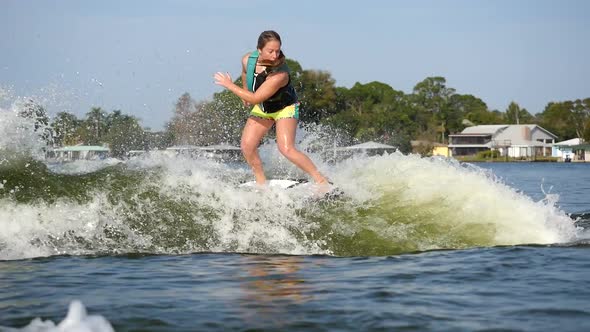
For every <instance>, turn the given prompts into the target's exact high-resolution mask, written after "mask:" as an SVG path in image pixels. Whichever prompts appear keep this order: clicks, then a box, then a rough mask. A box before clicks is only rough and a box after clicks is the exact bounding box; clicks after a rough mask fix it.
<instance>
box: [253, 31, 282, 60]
mask: <svg viewBox="0 0 590 332" xmlns="http://www.w3.org/2000/svg"><path fill="white" fill-rule="evenodd" d="M257 48H258V52H259V57H260V60H262V61H269V62H275V61H277V60H280V58H281V57H284V55H283V53H282V51H281V36H279V34H278V33H276V32H275V31H272V30H269V31H264V32H262V33H261V34H260V36H259V37H258V46H257Z"/></svg>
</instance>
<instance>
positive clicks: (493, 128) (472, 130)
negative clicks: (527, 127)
mask: <svg viewBox="0 0 590 332" xmlns="http://www.w3.org/2000/svg"><path fill="white" fill-rule="evenodd" d="M506 127H508V125H481V126H473V127H467V128H465V129H463V131H462V132H461V134H495V133H496V132H498V130H501V129H504V128H506Z"/></svg>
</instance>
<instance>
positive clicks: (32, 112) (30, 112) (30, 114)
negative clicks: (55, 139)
mask: <svg viewBox="0 0 590 332" xmlns="http://www.w3.org/2000/svg"><path fill="white" fill-rule="evenodd" d="M18 109H19V110H18V113H17V114H18V116H19V117H21V118H25V119H29V120H31V121H33V130H34V131H35V132H38V133H39V134H40V135H41V138H42V139H43V140H44V141H45V142H49V141H51V138H52V132H51V127H49V115H47V111H46V110H45V108H43V106H41V105H39V104H37V103H36V102H35V101H33V100H32V99H29V100H27V101H25V102H24V103H23V104H22V105H19V108H18Z"/></svg>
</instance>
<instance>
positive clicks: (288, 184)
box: [238, 179, 343, 199]
mask: <svg viewBox="0 0 590 332" xmlns="http://www.w3.org/2000/svg"><path fill="white" fill-rule="evenodd" d="M238 187H239V188H245V189H259V188H260V187H259V186H258V185H257V184H256V181H248V182H244V183H241V184H240V185H238ZM265 187H266V188H269V189H280V190H293V191H303V192H305V193H307V194H309V196H310V197H313V198H316V199H318V198H337V197H340V196H342V195H343V192H342V190H340V189H339V188H338V187H336V186H335V185H333V184H329V187H328V188H327V190H325V189H320V188H318V187H317V186H316V185H315V184H314V183H312V182H309V181H308V180H290V179H272V180H266V186H265ZM305 196H307V195H305Z"/></svg>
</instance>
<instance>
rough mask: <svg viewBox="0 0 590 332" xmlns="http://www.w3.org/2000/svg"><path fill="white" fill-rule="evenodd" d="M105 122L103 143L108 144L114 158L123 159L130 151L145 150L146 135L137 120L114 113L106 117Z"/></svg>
mask: <svg viewBox="0 0 590 332" xmlns="http://www.w3.org/2000/svg"><path fill="white" fill-rule="evenodd" d="M107 122H108V123H109V126H108V132H107V133H106V134H105V136H104V142H106V143H108V144H109V146H110V149H111V154H112V155H113V156H114V157H124V156H125V155H126V154H127V152H129V151H130V150H143V149H144V148H146V139H145V136H146V135H145V132H144V130H143V128H142V127H141V125H140V124H139V121H138V119H137V118H135V117H133V116H129V115H124V114H122V113H121V111H114V112H113V113H110V114H109V115H108V116H107Z"/></svg>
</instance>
